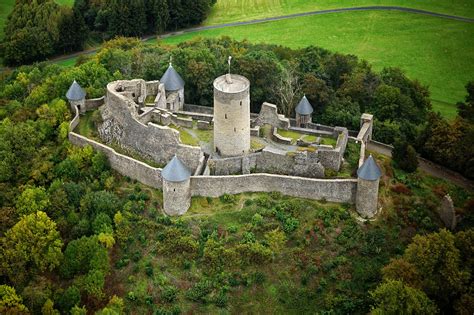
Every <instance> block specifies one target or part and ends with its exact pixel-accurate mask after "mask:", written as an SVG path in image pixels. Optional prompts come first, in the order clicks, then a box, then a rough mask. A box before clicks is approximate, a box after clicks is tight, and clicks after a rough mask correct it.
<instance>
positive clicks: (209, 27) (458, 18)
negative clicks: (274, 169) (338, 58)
mask: <svg viewBox="0 0 474 315" xmlns="http://www.w3.org/2000/svg"><path fill="white" fill-rule="evenodd" d="M354 11H399V12H408V13H414V14H422V15H429V16H433V17H438V18H443V19H451V20H456V21H461V22H466V23H474V19H473V18H467V17H462V16H456V15H449V14H442V13H436V12H431V11H425V10H419V9H412V8H405V7H399V6H367V7H353V8H340V9H331V10H319V11H310V12H303V13H295V14H288V15H282V16H276V17H269V18H263V19H256V20H250V21H243V22H232V23H225V24H217V25H207V26H197V27H192V28H187V29H183V30H180V31H176V32H169V33H164V34H162V35H160V36H159V37H160V38H168V37H172V36H177V35H182V34H186V33H192V32H198V31H205V30H213V29H219V28H225V27H233V26H242V25H252V24H259V23H265V22H272V21H280V20H286V19H292V18H297V17H304V16H312V15H322V14H331V13H341V12H354ZM155 37H156V35H150V36H145V37H143V38H142V39H141V40H142V41H144V42H145V41H148V40H150V39H153V38H155ZM99 49H100V47H98V48H93V49H89V50H85V51H80V52H77V53H73V54H69V55H63V56H59V57H56V58H52V59H50V61H51V62H57V61H63V60H66V59H70V58H76V57H79V56H81V55H88V54H92V53H95V52H96V51H98V50H99Z"/></svg>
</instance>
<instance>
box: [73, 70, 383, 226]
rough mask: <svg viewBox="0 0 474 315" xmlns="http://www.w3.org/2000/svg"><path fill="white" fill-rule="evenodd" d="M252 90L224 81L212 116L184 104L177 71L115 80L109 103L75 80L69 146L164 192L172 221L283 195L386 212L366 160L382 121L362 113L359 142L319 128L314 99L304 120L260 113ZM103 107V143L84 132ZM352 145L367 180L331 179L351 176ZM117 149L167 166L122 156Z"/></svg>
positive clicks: (239, 81)
mask: <svg viewBox="0 0 474 315" xmlns="http://www.w3.org/2000/svg"><path fill="white" fill-rule="evenodd" d="M250 84H251V83H250V82H249V81H248V80H247V79H246V78H245V77H243V76H240V75H235V74H226V75H223V76H220V77H218V78H217V79H216V80H215V81H214V108H206V107H202V106H196V105H188V104H186V103H185V102H184V81H183V79H182V78H181V77H180V76H179V74H178V73H177V72H176V70H175V69H174V68H173V67H172V65H171V64H170V66H169V68H168V70H167V71H166V73H165V74H164V75H163V77H162V79H161V80H160V81H150V82H145V81H144V80H140V79H136V80H122V81H115V82H111V83H109V84H108V85H107V94H106V97H105V98H101V99H95V100H86V99H85V93H84V91H83V90H82V88H81V87H80V86H79V84H77V82H75V81H74V82H73V84H72V85H71V88H70V89H69V91H68V93H67V97H68V99H69V101H70V104H71V107H72V109H73V111H75V113H76V115H75V117H74V119H73V121H72V122H71V132H70V133H69V139H70V140H71V142H72V143H74V144H76V145H80V146H84V145H91V146H93V147H94V148H95V149H97V150H100V151H102V152H104V153H105V154H106V155H107V156H108V158H109V161H110V163H111V166H112V167H113V168H114V169H115V170H117V171H118V172H119V173H122V174H123V175H126V176H129V177H131V178H134V179H136V180H138V181H140V182H142V183H144V184H147V185H150V186H152V187H155V188H161V189H163V209H164V211H165V213H166V214H168V215H183V214H184V213H186V211H187V210H188V209H189V207H190V205H191V198H192V196H209V197H218V196H221V195H223V194H237V193H243V192H272V191H277V192H281V193H282V194H285V195H290V196H295V197H302V198H310V199H316V200H327V201H331V202H344V203H350V204H355V206H356V210H357V211H358V213H359V214H360V215H361V216H363V217H365V218H372V217H373V216H374V215H375V214H376V212H377V209H378V186H379V179H380V177H381V175H382V174H381V171H380V168H379V167H378V165H377V164H376V162H375V160H374V159H373V157H372V156H369V157H368V158H367V159H365V148H366V144H367V141H370V139H371V133H372V129H373V117H372V115H369V114H364V115H362V118H361V129H360V131H359V134H358V135H357V136H356V137H350V136H349V132H348V130H347V129H346V128H343V127H329V126H323V125H318V124H314V123H312V120H311V114H312V111H313V109H312V107H311V104H309V101H308V100H307V99H306V97H305V96H304V97H303V98H302V101H301V102H300V104H299V105H298V107H297V109H296V117H297V119H296V120H293V119H290V118H287V117H284V116H283V115H280V114H278V112H277V107H276V106H275V105H273V104H269V103H264V104H263V105H262V108H261V111H260V113H258V114H252V113H251V112H250ZM147 100H148V101H149V100H153V102H150V103H148V102H147ZM96 109H98V110H99V111H100V114H101V117H102V123H101V124H100V126H99V128H98V133H99V136H100V141H101V142H98V141H95V140H92V139H88V138H86V137H84V136H82V135H79V134H77V133H75V132H74V129H75V128H76V126H77V125H78V124H79V123H80V114H81V113H85V112H87V111H89V110H96ZM184 134H186V135H187V137H196V138H198V136H199V135H201V134H203V135H205V136H206V137H205V139H206V141H199V144H185V143H183V141H182V138H183V135H184ZM285 134H288V135H293V138H290V137H288V136H285ZM295 134H296V135H298V138H297V139H295V138H294V137H295V136H294V135H295ZM210 138H212V139H210ZM348 141H356V142H359V143H360V146H361V148H360V157H359V164H358V170H357V178H326V173H328V172H329V171H330V172H333V173H334V172H335V173H337V172H339V171H340V170H341V168H342V166H343V164H344V163H345V162H344V154H345V151H346V146H347V144H348ZM111 144H115V145H119V146H120V147H122V148H124V149H126V150H131V151H133V152H136V153H138V154H139V155H140V156H143V157H144V158H146V159H149V160H152V161H153V162H154V163H157V164H159V165H163V166H164V167H152V166H150V165H148V164H145V163H143V162H141V161H138V160H136V159H133V158H131V157H129V156H126V155H123V154H120V153H118V152H116V151H115V150H114V149H112V148H111V147H110V146H109V145H111Z"/></svg>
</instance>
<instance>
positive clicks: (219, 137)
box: [214, 74, 250, 157]
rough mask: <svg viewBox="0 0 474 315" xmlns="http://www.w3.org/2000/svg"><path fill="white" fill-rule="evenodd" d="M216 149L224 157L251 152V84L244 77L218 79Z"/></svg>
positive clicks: (231, 75)
mask: <svg viewBox="0 0 474 315" xmlns="http://www.w3.org/2000/svg"><path fill="white" fill-rule="evenodd" d="M214 150H215V152H217V153H218V154H219V155H221V156H224V157H225V156H239V155H243V154H246V153H248V152H249V150H250V82H249V80H247V78H245V77H243V76H240V75H235V74H226V75H223V76H220V77H218V78H217V79H215V80H214Z"/></svg>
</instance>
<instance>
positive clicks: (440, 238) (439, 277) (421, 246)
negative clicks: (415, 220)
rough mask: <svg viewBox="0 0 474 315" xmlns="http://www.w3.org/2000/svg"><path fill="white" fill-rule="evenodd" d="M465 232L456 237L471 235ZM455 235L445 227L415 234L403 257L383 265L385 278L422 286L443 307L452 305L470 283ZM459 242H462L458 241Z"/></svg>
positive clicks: (420, 287) (467, 270) (468, 271)
mask: <svg viewBox="0 0 474 315" xmlns="http://www.w3.org/2000/svg"><path fill="white" fill-rule="evenodd" d="M468 235H470V236H468ZM468 235H466V234H460V235H459V236H460V237H461V238H462V239H463V238H464V237H465V236H468V239H469V237H470V238H471V239H472V238H473V237H472V233H470V234H468ZM456 238H457V235H453V234H452V233H451V232H449V231H447V230H444V229H443V230H440V231H439V232H438V233H431V234H428V235H426V236H421V235H417V236H415V237H414V238H413V242H412V243H411V244H410V245H409V246H408V247H407V249H406V250H405V253H404V255H403V257H402V259H401V260H394V261H392V262H391V263H390V264H389V265H388V266H386V267H385V268H384V278H386V279H394V280H401V281H402V282H404V283H405V284H406V285H408V286H412V287H415V288H419V289H421V290H422V291H423V292H424V293H426V295H428V296H429V297H432V298H433V299H434V300H435V301H436V303H437V304H438V307H439V308H440V309H442V310H443V309H446V308H448V307H449V306H450V305H451V306H452V305H453V304H454V302H455V299H456V297H459V296H460V295H461V293H463V292H466V291H467V289H468V288H469V283H470V282H472V279H471V277H470V269H466V267H469V266H465V265H463V264H462V263H461V259H462V256H461V252H460V250H459V248H457V247H456ZM458 244H460V245H461V244H465V243H464V241H461V242H459V243H458ZM461 246H462V245H461ZM463 250H465V248H463ZM463 253H465V251H463ZM467 253H469V251H468V252H467ZM463 255H465V254H463ZM468 255H470V254H468ZM403 266H408V268H402V267H403Z"/></svg>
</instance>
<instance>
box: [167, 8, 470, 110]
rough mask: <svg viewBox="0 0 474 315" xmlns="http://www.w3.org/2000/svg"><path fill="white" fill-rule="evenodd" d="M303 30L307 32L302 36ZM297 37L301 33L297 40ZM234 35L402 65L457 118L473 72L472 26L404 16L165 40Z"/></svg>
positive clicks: (327, 18) (314, 21) (290, 23)
mask: <svg viewBox="0 0 474 315" xmlns="http://www.w3.org/2000/svg"><path fill="white" fill-rule="evenodd" d="M301 30H304V32H302V31H301ZM295 34H298V36H296V35H295ZM223 35H227V36H231V37H233V38H235V39H239V40H242V39H248V40H250V41H252V42H256V43H259V42H267V43H273V44H280V45H284V46H289V47H292V48H300V47H305V46H308V45H316V46H320V47H324V48H327V49H329V50H332V51H338V52H342V53H347V54H354V55H356V56H359V57H361V58H363V59H366V60H368V61H369V62H370V63H371V64H372V65H373V66H374V68H375V69H376V70H381V69H382V68H383V67H388V66H394V67H400V68H402V69H403V70H405V71H406V73H407V74H408V76H409V77H410V78H416V79H418V80H420V81H421V82H422V83H423V84H426V85H429V87H430V90H431V97H432V99H433V100H434V102H433V107H434V110H436V111H439V112H441V114H443V115H444V116H445V117H448V118H453V117H454V116H455V115H456V108H455V105H454V104H455V103H456V102H458V101H460V100H463V99H464V95H465V89H464V86H465V84H466V83H467V82H468V81H469V80H472V75H473V73H474V24H470V23H465V22H458V21H452V20H445V19H440V18H434V17H428V16H422V15H415V14H410V13H402V12H350V13H335V14H329V15H321V16H308V17H301V18H295V19H288V20H282V21H275V22H268V23H262V24H255V25H248V26H238V27H230V28H225V29H215V30H208V31H202V32H195V33H190V34H183V35H180V36H175V37H171V38H166V39H164V40H163V41H164V43H166V44H177V43H180V42H183V41H186V40H189V39H192V38H195V37H198V36H201V37H219V36H223Z"/></svg>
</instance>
